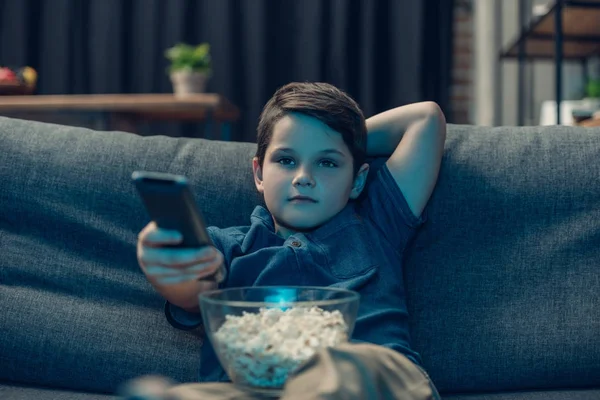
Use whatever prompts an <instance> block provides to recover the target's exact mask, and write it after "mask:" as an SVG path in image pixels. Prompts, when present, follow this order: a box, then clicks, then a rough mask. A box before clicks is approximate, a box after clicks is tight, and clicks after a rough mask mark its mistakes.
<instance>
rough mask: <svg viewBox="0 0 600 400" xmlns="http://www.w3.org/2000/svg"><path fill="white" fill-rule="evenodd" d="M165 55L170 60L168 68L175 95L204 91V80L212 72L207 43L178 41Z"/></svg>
mask: <svg viewBox="0 0 600 400" xmlns="http://www.w3.org/2000/svg"><path fill="white" fill-rule="evenodd" d="M165 57H166V58H167V59H169V60H170V61H171V65H170V66H169V68H168V70H169V75H170V77H171V82H172V83H173V89H174V92H175V96H188V95H190V94H193V93H203V92H204V91H205V89H206V81H207V80H208V78H209V77H210V75H211V72H212V65H211V59H210V45H209V44H208V43H202V44H199V45H197V46H191V45H189V44H185V43H178V44H176V45H175V46H173V47H171V48H168V49H167V50H166V51H165Z"/></svg>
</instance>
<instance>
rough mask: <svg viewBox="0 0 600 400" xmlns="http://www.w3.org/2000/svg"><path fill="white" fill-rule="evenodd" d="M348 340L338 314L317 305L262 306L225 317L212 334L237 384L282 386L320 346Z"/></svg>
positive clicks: (343, 324) (343, 322) (346, 332)
mask: <svg viewBox="0 0 600 400" xmlns="http://www.w3.org/2000/svg"><path fill="white" fill-rule="evenodd" d="M347 340H348V326H347V325H346V322H345V321H344V318H343V316H342V313H340V312H339V311H337V310H335V311H331V312H330V311H325V310H323V309H321V308H319V307H310V308H309V307H290V308H287V309H281V308H260V309H259V312H258V313H249V312H244V313H243V314H242V315H241V316H235V315H227V316H226V320H225V322H224V323H223V325H222V326H221V327H220V328H219V329H218V330H217V331H216V332H215V334H214V342H215V346H216V347H218V351H219V353H220V354H221V357H223V358H224V359H225V360H224V361H225V363H224V365H225V366H227V367H228V369H229V370H228V373H229V374H234V375H235V377H236V378H237V379H236V380H237V381H239V383H242V384H246V385H249V386H257V387H267V388H277V387H281V386H283V384H284V383H285V381H286V379H287V377H288V375H289V374H290V373H291V372H293V371H294V370H295V369H296V368H298V367H299V366H300V364H302V363H303V362H304V361H306V360H307V359H309V358H310V357H311V356H312V355H313V354H315V352H316V351H317V350H318V349H320V348H323V347H332V346H335V345H337V344H339V343H342V342H345V341H347ZM232 378H233V377H232Z"/></svg>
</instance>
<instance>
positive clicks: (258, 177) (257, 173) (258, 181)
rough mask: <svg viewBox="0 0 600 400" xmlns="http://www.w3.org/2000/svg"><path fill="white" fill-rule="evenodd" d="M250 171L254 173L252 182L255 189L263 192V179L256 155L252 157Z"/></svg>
mask: <svg viewBox="0 0 600 400" xmlns="http://www.w3.org/2000/svg"><path fill="white" fill-rule="evenodd" d="M252 173H253V174H254V184H255V185H256V190H258V192H259V193H263V192H264V190H265V189H264V187H263V181H262V168H261V167H260V164H259V163H258V157H254V158H253V159H252Z"/></svg>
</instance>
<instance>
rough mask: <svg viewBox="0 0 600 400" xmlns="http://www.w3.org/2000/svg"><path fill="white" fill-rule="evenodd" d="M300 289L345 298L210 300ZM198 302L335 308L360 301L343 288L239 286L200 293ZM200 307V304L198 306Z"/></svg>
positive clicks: (356, 296)
mask: <svg viewBox="0 0 600 400" xmlns="http://www.w3.org/2000/svg"><path fill="white" fill-rule="evenodd" d="M277 288H279V289H296V290H297V289H301V290H317V291H324V292H337V293H344V294H346V295H347V297H343V298H341V299H333V300H306V301H277V302H268V301H244V300H223V299H215V298H211V297H210V296H211V295H215V294H218V293H223V292H233V291H242V290H256V289H260V290H272V289H277ZM198 298H199V302H200V303H202V302H204V303H208V304H211V305H227V306H231V307H253V308H258V307H282V306H284V307H285V306H289V305H294V306H296V307H297V306H301V307H312V306H335V305H340V304H345V303H350V302H354V301H357V300H360V293H358V292H356V291H354V290H350V289H344V288H337V287H329V286H295V285H273V286H239V287H233V288H224V289H215V290H210V291H207V292H203V293H200V294H199V295H198ZM200 305H201V304H200Z"/></svg>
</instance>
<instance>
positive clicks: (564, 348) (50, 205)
mask: <svg viewBox="0 0 600 400" xmlns="http://www.w3.org/2000/svg"><path fill="white" fill-rule="evenodd" d="M0 149H1V150H2V152H1V153H0V183H1V184H0V205H1V207H0V248H1V254H2V257H0V282H1V283H2V284H1V285H0V298H1V299H2V302H3V306H4V310H5V311H4V312H3V313H0V337H2V338H3V340H2V341H0V365H2V366H3V368H0V379H3V380H11V381H15V382H26V383H33V384H39V385H43V386H52V387H62V388H69V389H73V390H85V391H95V392H106V393H112V392H113V391H114V390H115V388H116V385H118V384H119V383H121V382H123V381H124V380H126V379H129V378H132V377H135V376H139V375H143V374H151V373H156V374H161V375H166V376H169V377H171V378H173V379H176V380H178V381H180V382H191V381H195V380H196V379H197V372H198V366H199V365H198V364H199V359H198V358H199V354H200V346H201V340H202V339H201V335H200V334H199V332H197V331H190V332H183V331H178V330H175V329H173V328H171V326H170V325H168V323H167V322H166V321H165V319H164V317H163V315H162V305H163V303H162V300H161V298H160V296H159V295H157V294H156V293H155V292H154V291H153V290H152V288H151V287H150V285H149V284H148V282H147V281H146V280H145V279H144V276H143V274H142V273H141V271H140V270H139V267H138V266H137V262H136V259H135V243H136V237H137V234H138V232H139V231H140V229H141V228H142V227H143V226H144V225H145V224H146V223H147V222H148V218H147V216H146V214H145V211H144V209H143V207H142V204H141V202H140V200H139V199H138V197H137V195H136V193H135V190H134V188H133V185H132V184H131V183H130V176H131V172H132V171H134V170H137V169H145V170H157V171H165V172H172V173H180V174H184V175H186V176H188V178H189V179H190V181H191V183H192V187H193V189H194V190H195V193H196V197H197V200H198V204H199V206H200V208H201V209H202V210H203V211H204V213H205V216H206V219H207V222H208V223H209V224H210V225H216V226H222V227H224V226H231V225H240V224H246V223H247V222H248V217H249V215H250V213H251V211H252V209H253V207H254V205H255V204H257V203H261V199H260V197H259V196H258V194H257V192H256V190H255V188H254V184H253V181H252V173H251V168H250V160H251V157H252V156H253V154H254V151H255V145H254V144H248V143H222V142H211V141H207V140H202V139H185V138H169V137H164V136H152V137H140V136H136V135H133V134H128V133H122V132H94V131H90V130H86V129H82V128H72V127H66V126H57V125H51V124H41V123H35V122H28V121H19V120H12V119H5V118H0ZM598 160H600V130H598V129H596V130H592V129H582V128H552V127H544V128H495V129H490V128H475V127H464V126H452V125H451V126H450V127H449V132H448V140H447V144H446V151H445V155H444V160H443V164H442V170H441V172H440V180H439V182H438V185H437V187H436V190H435V192H434V194H433V197H432V199H431V201H430V204H429V206H428V208H429V210H428V212H429V217H428V222H427V223H426V224H425V225H424V227H423V229H422V230H421V232H420V233H419V235H418V236H417V238H416V240H415V242H414V246H413V247H412V248H411V250H410V251H409V253H408V254H407V255H406V256H407V257H406V258H407V260H406V264H405V273H406V285H407V293H408V296H409V298H408V304H409V311H410V312H411V316H412V319H411V321H412V336H413V347H414V348H415V349H416V350H417V351H419V352H420V353H421V355H422V356H423V362H424V364H425V367H426V368H427V370H428V372H429V374H430V375H431V377H432V379H433V381H434V382H435V383H436V385H437V386H438V388H439V389H440V391H441V392H455V393H457V392H488V391H504V390H513V391H518V390H528V389H532V390H533V389H552V388H568V387H572V388H577V387H590V386H594V385H595V387H598V384H599V382H600V341H599V340H598V332H600V319H599V318H598V312H597V311H598V310H599V309H600V296H599V293H600V292H599V291H598V287H600V282H599V276H600V275H599V274H598V269H597V266H598V260H600V246H598V243H599V242H600V185H598V181H599V178H600V162H599V161H598Z"/></svg>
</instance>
